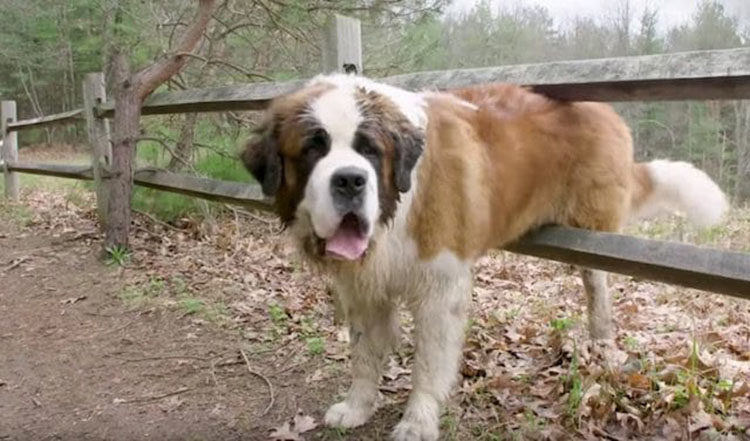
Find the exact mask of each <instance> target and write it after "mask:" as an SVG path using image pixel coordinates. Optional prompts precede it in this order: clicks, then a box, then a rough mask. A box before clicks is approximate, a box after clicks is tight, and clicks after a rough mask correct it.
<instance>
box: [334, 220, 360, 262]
mask: <svg viewBox="0 0 750 441" xmlns="http://www.w3.org/2000/svg"><path fill="white" fill-rule="evenodd" d="M366 249H367V237H365V236H364V235H362V234H360V233H359V232H358V231H356V229H354V228H346V226H342V227H339V229H338V230H336V233H335V234H334V235H333V236H331V237H329V238H328V240H326V253H328V254H331V255H333V257H337V258H342V259H346V260H357V259H359V258H360V257H362V254H364V252H365V250H366Z"/></svg>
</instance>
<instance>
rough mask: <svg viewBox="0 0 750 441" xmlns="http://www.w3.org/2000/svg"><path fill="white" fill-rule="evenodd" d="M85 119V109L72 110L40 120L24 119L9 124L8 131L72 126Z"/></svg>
mask: <svg viewBox="0 0 750 441" xmlns="http://www.w3.org/2000/svg"><path fill="white" fill-rule="evenodd" d="M82 119H83V109H75V110H70V111H68V112H62V113H55V114H54V115H45V116H41V117H39V118H30V119H22V120H20V121H16V122H14V123H13V124H8V130H10V131H20V130H28V129H38V128H39V127H44V126H51V125H55V124H70V123H73V122H76V121H80V120H82Z"/></svg>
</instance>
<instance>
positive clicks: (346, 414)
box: [325, 401, 374, 429]
mask: <svg viewBox="0 0 750 441" xmlns="http://www.w3.org/2000/svg"><path fill="white" fill-rule="evenodd" d="M373 410H374V409H372V408H371V407H368V408H363V407H358V406H352V405H350V404H349V403H348V402H346V401H342V402H340V403H336V404H334V405H333V406H331V407H329V408H328V411H327V412H326V416H325V423H326V426H329V427H343V428H346V429H351V428H352V427H358V426H361V425H362V424H364V423H366V422H367V420H368V419H370V416H372V413H373Z"/></svg>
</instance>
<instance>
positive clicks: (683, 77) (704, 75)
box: [98, 48, 750, 117]
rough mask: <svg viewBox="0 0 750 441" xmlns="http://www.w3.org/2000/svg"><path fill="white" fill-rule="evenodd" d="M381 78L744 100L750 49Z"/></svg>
mask: <svg viewBox="0 0 750 441" xmlns="http://www.w3.org/2000/svg"><path fill="white" fill-rule="evenodd" d="M381 80H382V81H384V82H386V83H389V84H393V85H395V86H399V87H403V88H406V89H410V90H421V89H447V88H452V87H463V86H469V85H473V84H482V83H488V82H496V81H502V82H512V83H518V84H525V85H528V86H531V87H533V88H534V89H535V90H538V91H539V92H541V93H545V94H548V95H550V96H553V97H556V98H559V99H565V100H590V101H669V100H709V99H750V48H739V49H728V50H716V51H697V52H679V53H673V54H661V55H648V56H639V57H622V58H604V59H598V60H578V61H558V62H552V63H542V64H526V65H516V66H498V67H487V68H479V69H457V70H448V71H435V72H418V73H411V74H405V75H398V76H392V77H387V78H382V79H381ZM302 84H304V81H290V82H281V83H257V84H246V85H237V86H228V87H217V88H210V89H196V90H186V91H180V92H168V93H160V94H155V95H153V96H152V97H151V98H149V99H148V100H147V101H146V104H145V105H144V108H143V113H144V115H154V114H163V113H186V112H208V111H225V110H262V109H263V108H265V107H266V106H267V105H268V103H269V101H270V100H271V99H272V98H274V97H276V96H278V95H282V94H285V93H289V92H292V91H294V90H296V89H298V88H299V87H301V85H302ZM98 110H99V115H100V116H105V117H110V116H111V115H112V112H113V106H112V103H111V102H109V103H106V104H103V105H102V106H100V107H99V109H98Z"/></svg>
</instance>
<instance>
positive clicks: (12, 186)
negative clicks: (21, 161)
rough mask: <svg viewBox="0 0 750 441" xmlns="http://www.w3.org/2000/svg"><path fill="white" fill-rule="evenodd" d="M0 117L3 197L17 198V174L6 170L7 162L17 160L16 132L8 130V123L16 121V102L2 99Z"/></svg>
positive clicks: (14, 199) (15, 199)
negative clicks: (0, 125)
mask: <svg viewBox="0 0 750 441" xmlns="http://www.w3.org/2000/svg"><path fill="white" fill-rule="evenodd" d="M0 118H2V137H3V147H2V152H1V153H2V155H0V157H1V158H2V160H3V174H4V175H5V197H6V198H8V199H10V200H13V201H17V200H18V174H17V173H15V172H12V171H9V170H8V164H9V163H11V162H16V161H17V160H18V133H16V131H15V130H14V131H12V132H8V123H11V122H16V102H15V101H3V102H2V105H0Z"/></svg>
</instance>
